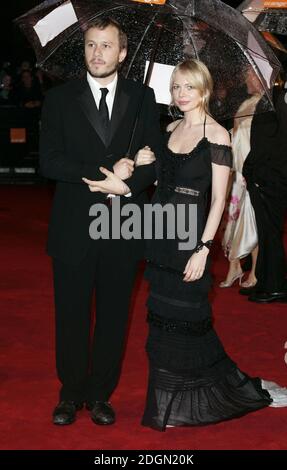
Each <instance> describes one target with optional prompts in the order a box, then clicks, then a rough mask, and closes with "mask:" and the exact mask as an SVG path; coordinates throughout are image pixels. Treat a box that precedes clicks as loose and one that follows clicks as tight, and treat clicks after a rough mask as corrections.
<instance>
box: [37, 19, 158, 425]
mask: <svg viewBox="0 0 287 470" xmlns="http://www.w3.org/2000/svg"><path fill="white" fill-rule="evenodd" d="M126 53H127V38H126V35H125V34H124V32H123V31H122V30H121V27H120V25H118V23H117V22H115V21H114V20H112V19H110V18H102V19H98V20H96V21H95V22H94V23H93V24H90V25H89V26H88V28H87V30H86V32H85V61H86V68H87V75H86V76H85V78H83V79H78V80H74V81H71V82H69V83H67V84H65V85H62V86H60V87H57V88H55V89H53V90H51V91H49V92H48V94H47V97H46V100H45V104H44V107H43V114H42V131H41V139H40V168H41V172H42V174H43V175H44V176H45V177H47V178H51V179H53V180H56V181H57V187H56V193H55V198H54V202H53V208H52V214H51V220H50V226H49V237H48V254H49V255H50V256H51V257H52V259H53V272H54V291H55V310H56V365H57V372H58V377H59V379H60V381H61V383H62V388H61V391H60V401H59V403H58V405H57V406H56V408H55V410H54V413H53V422H54V424H60V425H63V424H71V423H72V422H74V421H75V419H76V412H77V410H79V409H81V408H82V407H83V404H84V403H86V406H87V408H88V409H90V410H91V417H92V420H93V421H94V422H95V423H96V424H112V423H114V421H115V413H114V410H113V408H112V406H111V404H110V402H109V401H108V400H109V397H110V395H111V394H112V392H113V390H114V389H115V387H116V385H117V382H118V379H119V374H120V367H121V359H122V353H123V348H124V339H125V332H126V326H127V320H128V310H129V302H130V297H131V293H132V288H133V283H134V279H135V275H136V271H137V265H138V261H139V259H140V258H141V257H142V254H143V240H135V239H131V240H125V239H123V238H121V239H118V240H113V239H111V238H109V239H99V240H93V239H92V238H90V236H89V226H90V223H91V219H90V217H89V210H90V207H91V206H92V205H93V204H96V203H103V204H106V205H107V207H109V204H108V203H107V197H106V195H105V194H103V193H102V192H93V191H92V190H90V189H92V188H91V187H89V186H88V184H87V183H86V182H85V181H99V180H104V181H103V184H104V185H105V187H106V189H107V191H106V192H107V193H108V192H109V186H111V187H114V188H115V187H116V188H117V190H116V191H114V192H116V193H117V194H121V195H122V197H120V204H121V206H123V205H125V204H126V203H130V202H133V203H135V204H137V205H138V206H139V207H140V208H143V205H144V203H145V202H147V201H148V199H147V195H146V193H145V189H146V188H147V187H148V186H149V185H150V184H151V183H152V182H153V181H154V180H155V172H154V164H149V165H143V166H139V167H137V168H135V169H134V168H133V161H132V160H129V159H128V158H121V157H123V156H124V155H126V152H127V149H128V147H129V142H130V138H131V134H132V130H133V127H134V123H135V120H136V117H137V115H139V119H138V121H137V126H136V132H135V135H134V138H133V141H132V154H133V155H134V154H135V153H136V152H137V151H138V150H139V149H141V148H142V147H144V146H149V147H150V148H151V149H152V150H153V151H156V148H157V145H158V144H159V141H160V131H159V120H158V113H157V108H156V103H155V99H154V93H153V91H152V90H151V89H150V88H148V87H145V86H143V85H142V84H140V83H136V82H134V81H131V80H127V79H124V78H122V77H121V76H119V75H118V72H117V70H118V68H119V65H120V64H121V63H122V62H123V60H124V59H125V57H126ZM146 152H147V153H148V152H149V149H147V150H146ZM101 167H104V169H103V170H101V169H100V168H101ZM133 170H134V171H133ZM105 175H108V176H107V177H106V179H104V177H105ZM85 178H87V180H85ZM124 196H130V197H124ZM109 211H110V208H109ZM94 290H95V292H96V326H95V328H94V331H93V339H92V341H90V331H91V321H90V313H91V304H92V297H93V292H94Z"/></svg>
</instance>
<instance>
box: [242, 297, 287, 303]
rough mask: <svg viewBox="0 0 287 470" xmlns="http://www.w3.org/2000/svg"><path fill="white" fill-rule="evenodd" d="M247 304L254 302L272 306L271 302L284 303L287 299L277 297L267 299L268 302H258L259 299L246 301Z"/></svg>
mask: <svg viewBox="0 0 287 470" xmlns="http://www.w3.org/2000/svg"><path fill="white" fill-rule="evenodd" d="M248 300H249V302H256V303H257V304H272V303H273V302H281V303H286V302H287V297H281V298H280V297H279V298H275V299H269V300H260V299H250V298H249V299H248Z"/></svg>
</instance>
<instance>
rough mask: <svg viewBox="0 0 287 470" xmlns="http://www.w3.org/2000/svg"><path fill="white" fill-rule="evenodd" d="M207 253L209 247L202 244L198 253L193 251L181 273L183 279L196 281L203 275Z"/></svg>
mask: <svg viewBox="0 0 287 470" xmlns="http://www.w3.org/2000/svg"><path fill="white" fill-rule="evenodd" d="M208 253H209V249H208V248H207V247H206V246H204V247H203V248H202V249H201V250H200V251H199V252H198V253H193V255H192V256H191V257H190V258H189V260H188V262H187V264H186V266H185V270H184V271H183V274H184V275H185V276H184V278H183V280H184V281H185V282H193V281H197V280H198V279H200V278H201V277H202V276H203V273H204V270H205V265H206V258H207V255H208Z"/></svg>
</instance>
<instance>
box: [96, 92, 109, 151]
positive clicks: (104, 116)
mask: <svg viewBox="0 0 287 470" xmlns="http://www.w3.org/2000/svg"><path fill="white" fill-rule="evenodd" d="M100 90H101V93H102V96H101V99H100V104H99V113H100V116H101V121H102V126H103V129H104V134H105V142H106V143H107V142H108V139H109V127H110V117H109V109H108V105H107V102H106V96H107V94H108V93H109V90H108V89H107V88H100Z"/></svg>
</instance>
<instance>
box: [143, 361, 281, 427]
mask: <svg viewBox="0 0 287 470" xmlns="http://www.w3.org/2000/svg"><path fill="white" fill-rule="evenodd" d="M271 403H272V399H271V397H270V395H269V393H268V391H267V390H264V389H263V388H262V386H261V381H260V379H259V378H250V377H248V376H247V375H246V374H244V373H243V372H241V371H240V370H239V369H238V368H236V367H233V368H232V369H231V370H229V372H228V373H226V374H225V375H224V376H222V375H221V374H220V375H218V376H213V377H212V376H211V375H210V376H209V377H208V376H206V377H205V378H202V377H201V378H200V379H198V378H194V377H189V376H188V375H186V376H183V375H178V374H177V375H176V374H174V373H171V372H170V371H167V370H164V369H156V368H152V369H151V373H150V381H149V389H148V395H147V402H146V408H145V412H144V416H143V419H142V425H143V426H149V427H151V428H153V429H156V430H158V431H165V429H166V427H167V426H172V427H177V426H203V425H208V424H216V423H218V422H221V421H225V420H230V419H234V418H238V417H240V416H243V415H245V414H247V413H250V412H252V411H256V410H259V409H261V408H264V407H267V406H269V405H270V404H271Z"/></svg>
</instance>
